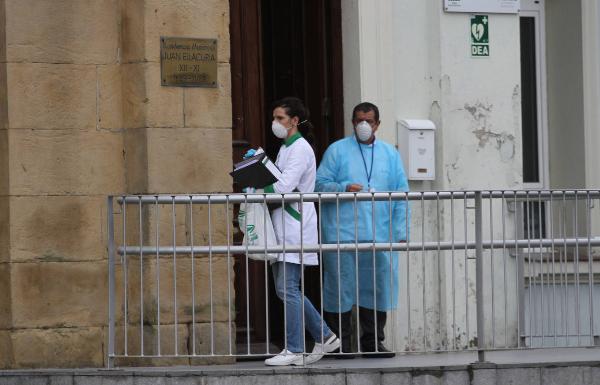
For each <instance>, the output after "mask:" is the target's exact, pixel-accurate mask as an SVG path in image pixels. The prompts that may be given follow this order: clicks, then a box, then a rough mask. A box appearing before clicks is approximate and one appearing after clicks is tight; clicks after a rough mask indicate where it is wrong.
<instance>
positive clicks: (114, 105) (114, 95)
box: [97, 64, 123, 130]
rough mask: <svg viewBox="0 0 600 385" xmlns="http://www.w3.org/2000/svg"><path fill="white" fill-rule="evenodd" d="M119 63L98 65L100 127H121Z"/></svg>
mask: <svg viewBox="0 0 600 385" xmlns="http://www.w3.org/2000/svg"><path fill="white" fill-rule="evenodd" d="M121 95H122V77H121V66H120V65H116V64H115V65H105V66H98V116H97V118H98V121H97V126H98V128H101V129H112V130H118V129H122V128H123V98H122V97H121Z"/></svg>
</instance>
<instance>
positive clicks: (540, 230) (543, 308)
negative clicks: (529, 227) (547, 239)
mask: <svg viewBox="0 0 600 385" xmlns="http://www.w3.org/2000/svg"><path fill="white" fill-rule="evenodd" d="M538 223H539V230H538V232H539V238H540V246H539V247H540V253H539V254H540V292H541V301H540V304H541V308H540V319H541V326H542V346H544V341H545V331H544V321H545V320H546V317H545V315H546V314H545V313H546V312H545V307H544V303H545V301H544V252H543V249H544V248H543V246H542V244H543V243H542V240H543V237H544V235H543V234H542V229H543V228H544V227H543V223H542V192H541V191H538Z"/></svg>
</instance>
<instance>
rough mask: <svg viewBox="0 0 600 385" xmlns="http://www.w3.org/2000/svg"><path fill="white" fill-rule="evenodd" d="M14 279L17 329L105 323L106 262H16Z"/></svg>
mask: <svg viewBox="0 0 600 385" xmlns="http://www.w3.org/2000/svg"><path fill="white" fill-rule="evenodd" d="M11 280H12V281H11V294H12V313H13V314H12V315H13V327H15V328H36V327H73V326H102V325H105V324H106V320H107V317H108V315H107V306H106V300H107V298H108V290H107V285H108V282H107V281H108V278H107V268H106V263H105V262H99V263H95V262H68V263H62V262H44V263H15V264H12V266H11Z"/></svg>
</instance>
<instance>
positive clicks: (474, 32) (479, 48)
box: [471, 15, 490, 56]
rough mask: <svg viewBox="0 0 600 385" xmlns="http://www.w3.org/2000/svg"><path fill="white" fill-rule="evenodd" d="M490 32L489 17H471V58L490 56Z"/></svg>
mask: <svg viewBox="0 0 600 385" xmlns="http://www.w3.org/2000/svg"><path fill="white" fill-rule="evenodd" d="M489 30H490V28H489V18H488V16H487V15H472V16H471V56H490V46H489V42H490V38H489Z"/></svg>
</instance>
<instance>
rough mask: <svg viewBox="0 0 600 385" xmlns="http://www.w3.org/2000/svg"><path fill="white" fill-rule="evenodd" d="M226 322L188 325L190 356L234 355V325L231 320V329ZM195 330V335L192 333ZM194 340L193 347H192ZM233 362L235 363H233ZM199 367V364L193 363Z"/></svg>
mask: <svg viewBox="0 0 600 385" xmlns="http://www.w3.org/2000/svg"><path fill="white" fill-rule="evenodd" d="M228 325H229V324H228V323H227V322H214V323H213V324H212V325H211V324H210V323H201V324H199V323H196V324H195V325H194V326H195V327H193V326H192V324H189V328H190V331H189V335H190V343H189V346H190V348H189V349H190V354H197V355H210V354H222V355H228V354H235V352H236V348H235V323H234V320H233V319H232V322H231V328H229V327H228ZM194 330H195V333H194ZM194 340H195V346H194ZM234 362H235V361H234ZM194 364H195V365H200V364H201V363H200V362H198V363H194Z"/></svg>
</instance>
